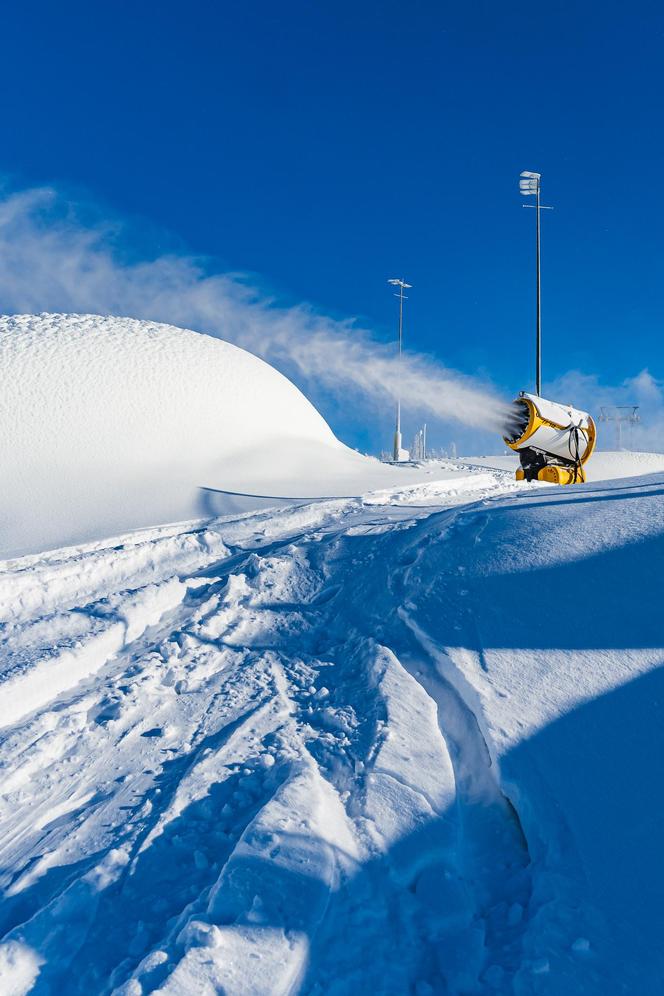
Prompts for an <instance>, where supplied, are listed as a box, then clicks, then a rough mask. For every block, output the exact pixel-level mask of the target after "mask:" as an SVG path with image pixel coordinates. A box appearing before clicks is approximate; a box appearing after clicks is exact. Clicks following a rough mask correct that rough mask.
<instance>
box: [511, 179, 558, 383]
mask: <svg viewBox="0 0 664 996" xmlns="http://www.w3.org/2000/svg"><path fill="white" fill-rule="evenodd" d="M541 185H542V174H541V173H531V172H530V171H529V170H524V171H523V173H521V175H520V177H519V193H520V194H521V195H522V196H524V197H529V196H531V195H534V196H535V197H536V202H535V204H524V205H523V206H524V207H534V208H535V209H536V212H537V226H536V227H537V304H536V309H537V310H536V335H537V342H536V349H535V357H536V358H535V394H537V395H538V396H539V395H541V393H542V298H541V281H540V211H541V210H545V211H553V208H551V207H546V206H545V205H544V204H541V203H540V188H541Z"/></svg>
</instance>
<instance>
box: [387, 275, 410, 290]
mask: <svg viewBox="0 0 664 996" xmlns="http://www.w3.org/2000/svg"><path fill="white" fill-rule="evenodd" d="M387 282H388V284H393V285H394V286H395V287H403V288H406V287H412V286H413V285H412V284H407V283H406V281H405V280H399V279H398V278H397V277H392V279H391V280H388V281H387Z"/></svg>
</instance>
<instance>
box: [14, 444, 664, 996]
mask: <svg viewBox="0 0 664 996" xmlns="http://www.w3.org/2000/svg"><path fill="white" fill-rule="evenodd" d="M625 459H627V458H625ZM637 465H638V464H637ZM663 497H664V475H663V474H656V475H651V476H645V477H635V478H633V479H627V480H625V479H623V480H618V481H614V482H609V483H606V482H605V483H601V484H598V483H595V484H587V485H583V486H577V487H575V488H564V489H551V488H547V487H543V486H542V485H523V484H521V485H518V484H516V483H515V482H514V481H513V478H512V475H511V473H508V472H506V471H500V470H497V471H487V470H486V469H477V468H475V469H472V468H471V469H466V470H465V471H463V470H462V471H460V472H459V476H458V477H457V478H454V479H449V478H448V479H444V480H441V481H436V480H430V481H429V482H428V483H414V484H412V485H403V486H401V487H400V488H398V489H397V488H395V489H392V490H383V491H382V493H377V492H374V493H373V494H371V495H368V496H366V498H364V499H339V500H336V501H327V502H312V503H307V504H302V503H293V504H292V505H291V506H289V507H284V508H280V509H272V510H263V511H260V512H255V513H253V514H243V515H237V516H227V517H225V518H220V519H216V520H212V521H208V522H206V523H199V524H198V525H196V526H189V527H182V526H170V527H161V528H156V529H152V530H145V531H142V532H134V533H132V534H130V535H127V536H125V537H122V538H118V539H115V540H113V541H109V542H106V543H104V542H100V543H95V544H90V545H87V546H80V547H78V548H69V549H64V550H59V551H55V552H53V553H50V554H48V555H45V556H41V557H39V556H33V557H27V558H24V559H21V560H16V561H14V562H12V563H8V564H7V565H6V566H5V570H4V573H3V574H2V575H0V618H1V619H2V622H3V627H4V628H3V638H4V654H3V664H2V668H3V670H2V674H1V675H0V717H1V719H2V723H3V727H4V729H3V730H2V733H3V737H4V739H3V742H2V745H1V746H0V766H1V774H0V792H1V794H0V827H1V831H2V832H1V834H0V887H1V888H2V890H3V904H2V907H1V911H0V938H1V940H0V992H1V993H2V994H3V996H5V994H12V996H17V994H22V993H27V992H32V993H36V994H42V996H44V994H47V993H49V994H53V993H58V994H65V996H68V994H81V996H82V994H85V996H89V994H91V993H94V994H105V993H115V994H116V996H142V994H147V993H162V994H171V996H185V994H186V996H191V994H213V993H224V994H226V996H263V994H265V996H267V994H270V996H272V994H287V993H301V994H310V996H323V994H325V996H327V994H331V996H347V994H356V993H361V992H375V993H381V994H388V996H392V994H394V996H403V994H407V993H413V994H415V996H432V994H436V996H443V994H445V996H450V994H457V996H461V994H469V993H482V994H484V993H486V994H503V996H507V994H516V996H537V994H542V996H577V994H579V996H580V994H582V993H583V994H586V996H587V994H592V996H614V994H615V996H617V994H624V996H628V994H629V996H634V994H639V996H651V994H652V996H654V994H656V993H661V992H662V988H663V979H664V953H663V949H662V945H661V937H662V933H663V929H664V922H663V920H664V913H663V910H664V904H662V896H663V895H664V864H663V863H662V860H661V833H660V828H661V823H662V817H663V816H664V810H663V808H662V801H661V791H660V787H661V785H662V779H663V776H664V770H663V768H664V671H663V670H662V667H661V664H662V661H663V658H664V650H663V649H662V647H663V645H664V630H663V628H662V624H661V601H662V584H661V563H662V556H663V554H664V501H663Z"/></svg>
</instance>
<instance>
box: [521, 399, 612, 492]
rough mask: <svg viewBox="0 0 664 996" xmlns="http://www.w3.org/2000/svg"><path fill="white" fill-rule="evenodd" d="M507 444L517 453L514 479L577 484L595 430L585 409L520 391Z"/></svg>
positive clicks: (581, 477)
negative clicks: (516, 468)
mask: <svg viewBox="0 0 664 996" xmlns="http://www.w3.org/2000/svg"><path fill="white" fill-rule="evenodd" d="M507 431H508V433H509V434H508V435H505V436H503V439H504V440H505V442H506V443H507V445H508V446H509V447H510V448H511V449H513V450H514V451H515V452H517V453H518V454H519V459H520V461H521V466H520V467H519V469H518V470H517V472H516V475H515V476H516V479H517V481H545V482H547V483H548V484H580V483H583V482H584V481H585V479H586V475H585V472H584V469H583V465H584V464H585V463H586V461H587V460H588V459H589V457H590V455H591V453H592V451H593V450H594V448H595V441H596V439H597V430H596V428H595V423H594V421H593V420H592V418H591V416H590V415H589V414H588V413H587V412H582V411H579V410H578V409H576V408H572V407H571V406H570V405H561V404H558V402H556V401H547V400H546V399H545V398H540V397H538V396H537V395H534V394H522V395H521V396H520V397H519V398H517V399H516V400H515V401H514V403H513V405H512V417H511V419H510V421H509V425H508V429H507Z"/></svg>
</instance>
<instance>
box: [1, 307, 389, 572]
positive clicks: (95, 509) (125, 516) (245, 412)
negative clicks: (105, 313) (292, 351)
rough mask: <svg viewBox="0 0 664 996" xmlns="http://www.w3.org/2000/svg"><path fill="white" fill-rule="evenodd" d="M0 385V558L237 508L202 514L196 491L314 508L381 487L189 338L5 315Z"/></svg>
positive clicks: (99, 321) (295, 396) (356, 462)
mask: <svg viewBox="0 0 664 996" xmlns="http://www.w3.org/2000/svg"><path fill="white" fill-rule="evenodd" d="M0 377H1V378H2V392H1V393H0V425H1V426H2V429H1V430H0V466H1V467H2V475H1V479H0V556H2V555H5V556H7V555H16V554H21V553H25V552H32V551H37V550H42V549H45V548H49V547H51V548H52V547H55V546H60V545H63V544H67V543H72V542H79V541H83V540H88V539H96V538H101V537H104V536H108V535H111V534H113V533H117V532H119V531H121V530H126V529H131V528H135V527H140V526H146V525H155V524H157V523H162V522H169V521H174V520H186V519H192V518H196V517H198V516H200V515H202V514H204V513H209V512H210V511H214V512H217V513H218V512H224V511H229V510H230V509H231V507H233V508H235V507H237V500H235V501H234V502H232V501H231V500H230V499H228V500H227V501H226V505H225V506H224V505H223V503H222V504H221V505H220V503H219V500H217V501H216V502H215V504H214V506H213V507H212V508H210V507H209V506H210V497H209V496H206V495H205V493H204V492H202V491H201V490H200V489H201V487H204V486H209V487H214V488H220V489H226V490H231V491H243V492H247V491H249V492H251V493H260V494H268V495H275V494H286V495H291V494H294V495H295V496H299V494H298V493H301V492H302V491H303V489H304V496H305V497H311V496H316V495H322V494H325V493H328V492H330V491H331V493H332V494H344V493H346V492H348V491H349V490H350V492H351V493H354V492H357V490H358V487H359V485H358V476H359V478H361V479H362V480H361V483H362V488H363V489H366V487H367V486H369V482H367V480H366V477H367V473H368V474H369V477H371V476H372V475H373V477H374V478H375V480H374V481H373V482H372V483H373V484H374V486H380V484H381V483H382V482H383V481H384V479H385V470H384V469H383V468H381V465H380V464H379V463H378V462H377V461H375V460H367V459H366V458H363V457H361V456H360V455H359V454H357V453H354V452H353V451H352V450H349V449H348V448H347V447H346V446H344V445H343V444H341V443H340V442H339V441H338V440H337V439H336V438H335V436H334V435H333V433H332V431H331V430H330V428H329V426H328V425H327V424H326V422H325V421H324V419H323V418H322V417H321V416H320V415H319V414H318V412H317V411H316V409H315V408H314V407H313V405H311V404H310V402H309V401H307V399H306V398H305V397H304V396H303V395H302V394H301V392H300V391H299V390H298V389H297V388H296V387H295V386H294V385H293V384H291V383H290V381H288V380H287V379H286V378H285V377H283V376H282V375H281V374H280V373H278V372H277V371H276V370H274V369H273V368H272V367H270V366H269V365H268V364H267V363H265V362H263V361H262V360H260V359H258V358H257V357H255V356H253V355H251V354H250V353H247V352H246V351H244V350H242V349H239V348H238V347H236V346H232V345H230V344H229V343H227V342H222V341H220V340H218V339H213V338H210V337H208V336H204V335H199V334H197V333H195V332H189V331H186V330H183V329H177V328H173V327H171V326H167V325H159V324H156V323H154V322H145V321H136V320H132V319H128V318H102V317H99V316H93V315H47V314H44V315H39V316H34V315H22V316H15V317H10V318H6V317H5V318H0ZM307 489H308V490H307ZM245 507H246V503H245Z"/></svg>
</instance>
